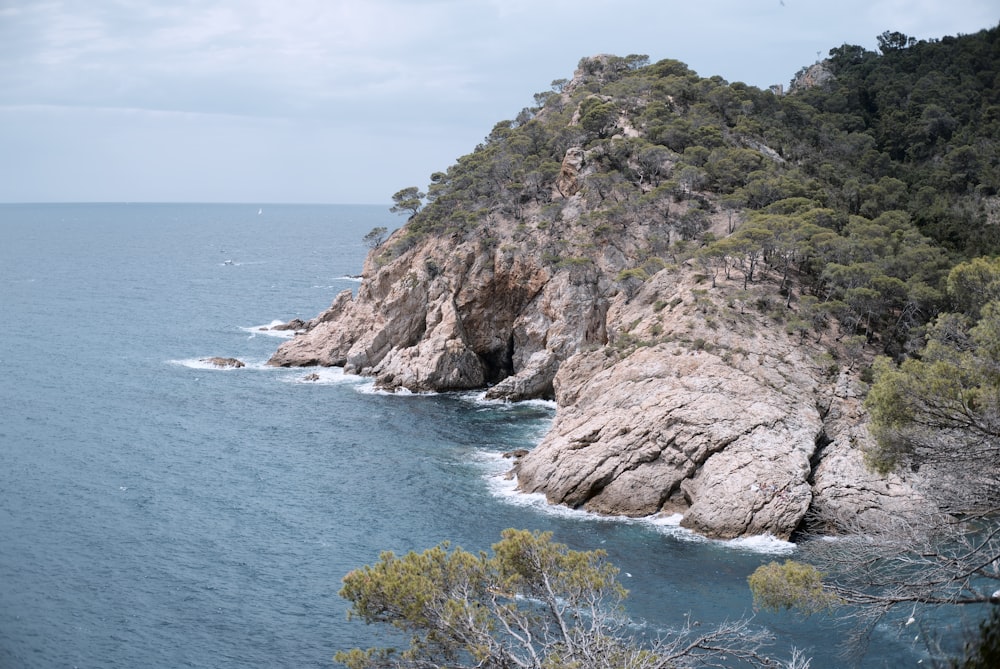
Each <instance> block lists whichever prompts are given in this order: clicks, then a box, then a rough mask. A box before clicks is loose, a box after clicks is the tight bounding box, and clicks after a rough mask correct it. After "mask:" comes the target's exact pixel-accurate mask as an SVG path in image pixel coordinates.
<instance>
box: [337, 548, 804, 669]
mask: <svg viewBox="0 0 1000 669" xmlns="http://www.w3.org/2000/svg"><path fill="white" fill-rule="evenodd" d="M502 537H503V538H502V540H501V541H500V542H498V543H496V544H494V546H493V554H492V555H487V554H486V553H479V554H473V553H470V552H467V551H464V550H462V549H452V548H451V547H450V546H448V545H447V544H443V545H440V546H437V547H435V548H431V549H429V550H426V551H424V552H422V553H414V552H411V553H407V554H406V555H404V556H402V557H398V556H396V555H395V554H393V553H389V552H387V553H383V554H382V555H381V556H380V558H379V561H378V562H377V563H376V564H374V565H371V566H366V567H362V568H361V569H358V570H355V571H352V572H351V573H349V574H348V575H347V576H345V577H344V587H343V589H342V590H341V591H340V594H341V596H342V597H344V598H346V599H348V600H350V601H351V604H352V607H351V611H350V615H351V616H352V617H357V618H360V619H362V620H364V621H365V622H366V623H381V624H387V625H391V626H392V627H395V628H396V629H398V630H399V631H401V632H402V633H403V634H405V635H408V637H409V646H408V647H407V648H404V649H402V650H397V649H393V648H372V649H368V650H361V649H358V648H355V649H353V650H349V651H344V652H339V653H337V655H336V657H335V659H336V661H337V662H340V663H342V664H345V665H347V666H348V667H350V668H351V669H373V668H377V667H385V668H388V667H397V668H402V667H406V668H413V669H416V668H426V669H432V668H435V667H444V666H447V667H453V668H461V667H470V668H471V667H476V668H478V669H504V668H508V667H520V668H522V669H583V667H586V668H587V669H602V668H604V669H657V668H661V669H665V668H666V667H685V666H706V664H709V665H712V664H714V663H715V662H718V661H720V660H723V659H725V660H728V661H729V662H730V663H732V662H737V663H739V664H740V666H748V665H749V666H771V667H774V666H782V665H780V664H779V663H777V662H774V661H772V660H769V659H767V658H766V657H765V656H763V655H761V654H760V649H761V647H762V644H764V643H765V642H767V641H769V640H770V636H769V635H768V634H767V633H765V632H763V631H761V630H753V629H751V628H750V627H749V626H748V623H747V621H745V620H743V621H737V622H735V623H726V624H723V625H721V626H719V627H717V628H712V629H699V630H695V629H694V627H693V626H688V627H685V628H683V629H680V630H675V631H673V632H671V633H670V635H669V636H664V637H662V638H659V639H654V638H647V637H637V636H636V635H634V634H633V633H632V632H630V629H631V628H630V624H629V623H630V621H629V620H628V619H627V618H626V617H625V616H624V613H623V611H622V607H621V604H622V601H623V600H624V599H625V596H626V592H625V589H624V588H623V587H622V586H621V584H619V583H618V581H617V575H618V569H617V568H615V567H614V566H613V565H611V564H610V563H608V562H607V560H606V556H605V553H604V552H603V551H574V550H570V549H569V548H567V547H566V546H565V545H563V544H559V543H556V542H554V541H552V535H551V533H549V532H528V531H526V530H512V529H508V530H504V532H503V533H502ZM798 666H803V665H802V664H801V663H800V664H799V665H798Z"/></svg>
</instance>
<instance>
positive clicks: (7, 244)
mask: <svg viewBox="0 0 1000 669" xmlns="http://www.w3.org/2000/svg"><path fill="white" fill-rule="evenodd" d="M398 223H399V219H397V218H395V217H394V216H393V215H392V214H390V213H389V212H388V211H387V210H386V208H384V207H369V206H305V205H303V206H291V205H263V206H261V207H258V206H257V205H253V206H250V205H195V204H192V205H152V204H142V205H127V204H108V205H103V204H84V205H70V204H65V205H0V667H2V668H4V669H14V668H21V667H31V668H46V669H47V668H49V667H107V668H122V669H125V668H130V669H131V668H133V667H140V666H142V667H205V668H228V667H232V668H236V667H332V666H335V665H334V663H333V662H332V659H331V658H332V655H333V653H334V652H335V651H336V650H338V649H344V648H349V647H353V646H357V645H361V646H369V645H374V644H377V643H378V642H379V630H377V629H375V628H369V627H366V626H364V625H363V624H362V623H360V622H357V621H354V622H349V621H347V620H346V612H347V608H348V607H347V603H346V602H345V601H343V600H342V599H340V598H339V597H338V595H337V591H338V589H339V587H340V579H341V577H342V576H343V575H344V574H345V573H346V572H347V571H349V570H350V569H353V568H356V567H358V566H360V565H363V564H366V563H370V562H372V561H374V560H375V559H376V558H377V556H378V553H379V552H380V551H382V550H387V549H389V550H394V551H397V552H405V551H407V550H411V549H414V550H422V549H424V548H428V547H430V546H433V545H435V544H437V543H439V542H441V541H445V540H449V541H451V542H453V543H454V544H456V545H460V546H462V547H464V548H467V549H470V550H480V549H487V548H488V547H489V546H490V544H491V543H493V542H495V541H496V540H497V539H498V538H499V534H500V531H501V530H502V529H504V528H506V527H518V528H528V529H543V530H552V531H553V532H554V533H555V537H556V539H557V540H558V541H561V542H564V543H567V544H569V545H570V546H571V547H573V548H576V549H580V550H584V549H593V548H602V549H605V550H606V551H608V553H609V555H610V557H611V559H612V561H613V562H615V563H616V564H617V565H618V566H619V567H621V569H622V571H623V574H622V580H623V582H624V584H625V586H626V587H627V588H629V590H630V592H631V596H630V599H629V611H630V613H632V615H634V616H636V617H637V618H640V619H642V620H644V621H646V622H647V623H648V624H649V625H650V626H651V627H652V628H653V629H660V630H666V629H669V628H671V627H673V626H677V625H679V624H681V623H682V622H683V621H684V619H685V616H691V617H693V618H694V619H696V620H699V621H702V622H703V623H704V624H710V623H712V622H719V621H722V620H724V619H727V618H729V619H732V618H738V617H741V616H743V615H747V614H751V613H752V606H751V604H752V602H751V596H750V593H749V591H748V589H747V587H746V577H747V575H748V574H750V573H751V572H752V571H753V569H755V568H756V567H757V566H758V565H760V564H762V563H763V562H766V561H769V560H771V559H774V555H772V554H769V553H768V552H767V551H768V550H772V551H777V552H779V553H780V552H782V551H787V550H788V549H789V547H788V546H787V545H784V544H780V543H773V542H772V543H767V542H763V543H761V542H758V543H756V544H750V545H745V544H738V543H736V544H734V543H728V544H727V543H720V542H709V541H704V540H698V539H697V538H695V537H691V536H689V535H686V534H684V533H683V532H680V531H678V530H677V529H676V528H673V527H670V526H668V525H663V524H654V523H649V522H641V521H629V522H626V521H614V520H608V519H600V518H595V517H591V516H587V515H584V514H580V513H571V512H566V511H562V510H558V509H552V508H549V507H547V506H546V505H545V504H544V502H542V501H540V500H539V499H538V498H536V497H530V496H520V495H517V494H516V493H514V492H513V490H512V487H511V483H510V482H508V481H506V480H505V479H504V477H503V476H502V472H503V471H504V469H505V468H506V467H507V465H508V463H507V462H506V461H505V460H504V459H503V458H502V457H501V454H502V453H503V452H505V451H509V450H512V449H515V448H524V447H531V446H532V445H533V444H534V443H536V442H537V440H538V439H539V438H540V436H541V435H542V434H543V433H544V431H545V429H546V428H547V426H548V424H549V421H550V420H551V417H552V415H553V411H554V410H553V407H552V406H551V405H548V404H545V403H523V404H499V403H488V402H484V401H482V400H481V399H480V398H479V397H478V396H477V395H476V394H475V393H466V394H447V395H429V396H428V395H395V396H393V395H385V394H380V393H378V392H374V391H373V389H372V387H371V385H370V383H368V382H367V381H366V380H365V379H359V378H356V377H349V376H344V375H342V374H340V373H339V372H338V371H336V370H324V371H323V373H322V374H321V379H320V381H319V382H307V381H305V380H304V379H303V377H304V376H305V374H306V372H305V371H303V370H288V369H273V368H268V367H266V366H265V364H264V363H265V361H266V360H267V358H268V356H269V355H270V354H271V353H272V352H273V351H274V349H275V348H276V347H277V346H278V345H279V344H280V342H281V340H280V339H279V338H276V337H274V336H269V335H267V334H264V333H263V332H261V331H260V330H259V327H260V326H262V325H266V324H269V323H271V322H272V321H274V320H282V321H284V320H288V319H291V318H295V317H298V318H303V319H308V318H310V317H312V316H313V315H315V314H316V313H318V312H319V311H321V310H322V309H323V308H325V307H326V306H328V305H329V303H330V302H331V301H332V299H333V297H334V296H335V295H336V294H337V293H339V292H340V291H342V290H344V289H352V288H356V287H357V285H358V284H357V281H356V280H355V279H353V278H352V276H353V275H356V274H358V273H359V272H360V270H361V266H362V262H363V259H364V254H365V252H366V250H367V249H366V248H365V247H364V245H363V243H362V237H363V235H364V234H365V233H366V232H368V231H369V230H370V229H371V228H373V227H375V226H378V225H385V226H389V227H394V226H395V225H397V224H398ZM208 356H227V357H228V356H233V357H237V358H239V359H241V360H243V361H245V362H246V363H247V366H246V367H245V368H243V369H237V370H217V369H213V368H211V367H209V366H207V365H205V364H203V363H201V362H200V360H201V359H202V358H205V357H208ZM762 549H763V550H762ZM755 622H756V623H758V624H760V625H762V626H765V627H768V628H769V629H771V630H772V631H773V632H774V633H775V634H777V635H778V637H779V645H778V648H777V649H776V650H775V653H776V654H777V655H779V656H786V655H787V649H788V647H789V646H791V645H793V644H794V645H797V646H799V647H802V648H804V649H805V650H806V651H807V652H808V653H809V654H810V655H812V656H813V658H814V659H813V665H812V666H813V667H814V669H822V668H825V667H839V666H845V662H844V661H843V660H842V659H839V658H838V657H837V654H836V653H837V644H838V642H839V641H841V640H842V638H843V632H844V629H843V627H842V626H839V625H837V624H836V623H835V621H833V620H831V619H828V618H822V617H821V618H813V619H810V620H805V621H803V620H800V619H798V618H796V617H794V616H791V615H774V614H759V615H758V616H757V618H756V620H755ZM899 631H900V630H899V628H897V627H895V626H893V625H891V624H888V625H886V626H885V627H884V628H883V629H880V630H879V631H877V633H876V639H875V643H873V645H872V650H871V652H870V653H869V655H868V656H867V657H866V659H865V661H864V662H863V666H866V667H897V666H915V663H916V662H917V661H918V660H919V659H920V658H921V657H923V655H922V651H923V646H922V644H921V643H920V642H919V641H914V640H913V639H911V638H910V637H909V635H906V637H905V638H904V637H902V636H901V635H900V634H898V633H897V632H899Z"/></svg>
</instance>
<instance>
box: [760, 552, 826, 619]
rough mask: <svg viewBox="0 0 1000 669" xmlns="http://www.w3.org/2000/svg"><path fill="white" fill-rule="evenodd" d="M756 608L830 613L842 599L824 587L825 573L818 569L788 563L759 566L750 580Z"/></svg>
mask: <svg viewBox="0 0 1000 669" xmlns="http://www.w3.org/2000/svg"><path fill="white" fill-rule="evenodd" d="M748 582H749V584H750V590H751V591H752V592H753V601H754V605H755V606H758V607H760V608H763V609H770V610H772V611H780V610H782V609H796V610H799V611H802V612H804V613H807V614H809V613H819V612H820V611H826V610H828V609H830V608H831V607H833V606H835V605H836V604H838V603H840V600H839V599H838V598H837V597H836V596H835V595H833V594H832V593H830V592H829V591H827V590H826V589H824V588H823V574H822V573H821V572H820V571H819V570H818V569H816V567H814V566H812V565H809V564H805V563H802V562H797V561H795V560H785V562H784V564H779V563H777V562H770V563H768V564H766V565H763V566H761V567H758V568H757V569H756V570H755V571H754V573H752V574H751V575H750V577H749V579H748Z"/></svg>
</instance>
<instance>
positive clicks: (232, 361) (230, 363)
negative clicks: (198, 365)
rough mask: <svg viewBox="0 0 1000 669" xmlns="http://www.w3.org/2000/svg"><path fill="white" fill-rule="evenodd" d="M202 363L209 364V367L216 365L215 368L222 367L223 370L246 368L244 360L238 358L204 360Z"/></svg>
mask: <svg viewBox="0 0 1000 669" xmlns="http://www.w3.org/2000/svg"><path fill="white" fill-rule="evenodd" d="M201 362H204V363H208V364H209V365H214V366H215V367H220V368H223V369H239V368H240V367H246V365H245V364H244V362H243V361H242V360H237V359H236V358H220V357H212V358H202V359H201Z"/></svg>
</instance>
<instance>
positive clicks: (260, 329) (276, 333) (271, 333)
mask: <svg viewBox="0 0 1000 669" xmlns="http://www.w3.org/2000/svg"><path fill="white" fill-rule="evenodd" d="M284 323H285V321H280V320H274V321H271V322H270V323H268V324H267V325H254V326H252V327H248V328H246V327H241V328H240V329H241V330H243V331H244V332H249V333H251V334H261V335H267V336H268V337H278V338H280V339H291V338H292V337H294V336H295V331H294V330H272V329H271V328H273V327H274V326H275V325H283V324H284Z"/></svg>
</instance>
